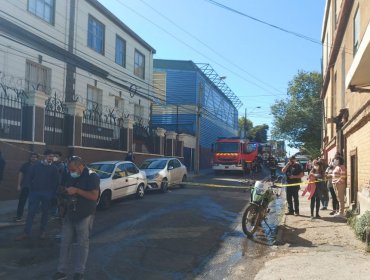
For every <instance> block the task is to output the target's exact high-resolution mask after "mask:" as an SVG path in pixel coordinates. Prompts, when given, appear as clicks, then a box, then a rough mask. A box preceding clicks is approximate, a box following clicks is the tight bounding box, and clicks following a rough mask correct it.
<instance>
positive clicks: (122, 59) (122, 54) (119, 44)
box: [116, 35, 126, 67]
mask: <svg viewBox="0 0 370 280" xmlns="http://www.w3.org/2000/svg"><path fill="white" fill-rule="evenodd" d="M116 63H117V64H119V65H121V66H123V67H126V41H125V40H123V39H122V38H121V37H119V36H118V35H117V36H116Z"/></svg>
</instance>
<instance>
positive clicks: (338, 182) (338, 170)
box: [332, 156, 346, 217]
mask: <svg viewBox="0 0 370 280" xmlns="http://www.w3.org/2000/svg"><path fill="white" fill-rule="evenodd" d="M332 183H333V187H334V190H335V193H336V195H337V199H338V201H339V212H338V213H336V214H335V215H334V216H339V217H344V196H345V192H346V167H345V166H344V159H343V158H342V157H341V156H336V157H335V158H334V170H333V177H332Z"/></svg>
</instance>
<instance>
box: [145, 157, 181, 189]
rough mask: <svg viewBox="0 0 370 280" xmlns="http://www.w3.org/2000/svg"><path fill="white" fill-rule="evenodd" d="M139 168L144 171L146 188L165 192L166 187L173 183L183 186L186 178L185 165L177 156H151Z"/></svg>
mask: <svg viewBox="0 0 370 280" xmlns="http://www.w3.org/2000/svg"><path fill="white" fill-rule="evenodd" d="M140 169H141V170H142V171H144V172H145V174H146V178H147V180H148V188H147V189H149V190H150V189H152V190H161V191H162V192H166V191H167V189H168V187H172V186H174V185H180V187H184V186H185V184H184V183H185V182H186V180H187V176H188V174H187V170H186V166H185V165H183V164H182V163H181V162H180V161H179V160H178V159H177V158H168V157H164V158H151V159H147V160H145V161H144V162H143V163H142V164H141V166H140Z"/></svg>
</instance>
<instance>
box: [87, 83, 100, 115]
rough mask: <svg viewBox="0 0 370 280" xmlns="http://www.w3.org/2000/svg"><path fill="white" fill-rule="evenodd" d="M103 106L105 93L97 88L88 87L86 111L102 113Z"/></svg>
mask: <svg viewBox="0 0 370 280" xmlns="http://www.w3.org/2000/svg"><path fill="white" fill-rule="evenodd" d="M102 105H103V91H102V90H101V89H98V88H96V87H93V86H90V85H88V86H87V98H86V109H87V110H89V111H95V112H101V111H102V107H103V106H102Z"/></svg>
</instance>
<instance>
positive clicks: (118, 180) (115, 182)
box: [112, 164, 128, 199]
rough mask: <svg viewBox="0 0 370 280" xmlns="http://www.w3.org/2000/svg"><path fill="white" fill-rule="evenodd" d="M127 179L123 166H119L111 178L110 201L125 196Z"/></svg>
mask: <svg viewBox="0 0 370 280" xmlns="http://www.w3.org/2000/svg"><path fill="white" fill-rule="evenodd" d="M127 185H128V178H127V174H126V169H125V165H124V164H119V165H117V166H116V169H115V170H114V174H113V177H112V199H115V198H119V197H123V196H126V195H127Z"/></svg>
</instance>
